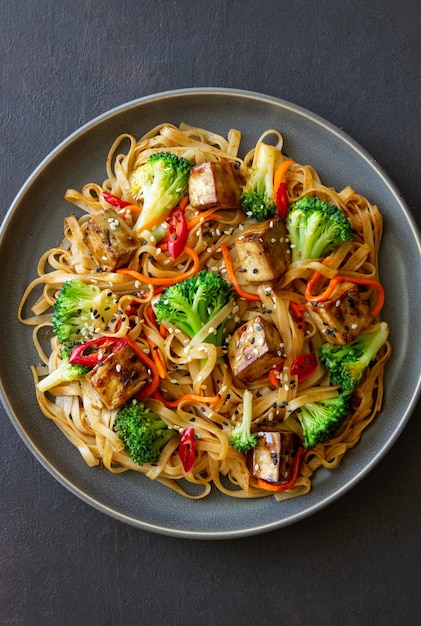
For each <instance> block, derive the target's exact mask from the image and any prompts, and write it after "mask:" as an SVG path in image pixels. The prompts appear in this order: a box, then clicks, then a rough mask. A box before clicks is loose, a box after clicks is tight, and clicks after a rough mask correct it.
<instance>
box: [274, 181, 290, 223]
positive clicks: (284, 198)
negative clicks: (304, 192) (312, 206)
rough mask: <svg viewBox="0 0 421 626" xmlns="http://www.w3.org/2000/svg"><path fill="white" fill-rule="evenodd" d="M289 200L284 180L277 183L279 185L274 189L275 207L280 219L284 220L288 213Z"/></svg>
mask: <svg viewBox="0 0 421 626" xmlns="http://www.w3.org/2000/svg"><path fill="white" fill-rule="evenodd" d="M288 207H289V201H288V194H287V184H286V183H285V182H283V181H282V182H281V183H279V187H278V189H277V190H276V208H277V209H278V215H279V217H280V218H281V220H284V219H285V218H286V216H287V213H288Z"/></svg>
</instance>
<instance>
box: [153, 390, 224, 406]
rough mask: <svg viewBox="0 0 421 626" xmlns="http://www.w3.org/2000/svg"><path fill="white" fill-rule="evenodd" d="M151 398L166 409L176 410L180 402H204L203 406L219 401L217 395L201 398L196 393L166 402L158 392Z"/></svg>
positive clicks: (219, 397)
mask: <svg viewBox="0 0 421 626" xmlns="http://www.w3.org/2000/svg"><path fill="white" fill-rule="evenodd" d="M153 397H154V398H155V399H156V400H159V401H160V402H162V403H163V404H165V406H166V407H167V408H168V409H176V408H177V407H178V405H179V404H180V402H204V403H205V404H216V403H217V402H219V400H220V399H221V396H220V395H219V394H218V395H216V396H201V395H199V394H196V393H186V394H184V396H181V397H180V398H178V399H177V400H166V399H165V398H163V397H162V395H161V393H160V392H159V391H158V390H157V391H155V392H154V393H153Z"/></svg>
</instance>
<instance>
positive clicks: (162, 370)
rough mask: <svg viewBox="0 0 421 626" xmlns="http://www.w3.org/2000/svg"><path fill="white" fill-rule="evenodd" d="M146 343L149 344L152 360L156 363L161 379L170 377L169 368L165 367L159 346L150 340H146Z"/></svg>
mask: <svg viewBox="0 0 421 626" xmlns="http://www.w3.org/2000/svg"><path fill="white" fill-rule="evenodd" d="M146 341H147V342H148V346H149V348H150V350H151V355H152V360H153V362H154V363H155V366H156V369H157V370H158V374H159V377H160V378H166V377H167V376H168V372H167V368H166V367H165V363H164V361H163V360H162V357H161V354H160V352H159V348H158V346H157V345H155V344H154V343H153V342H152V341H151V340H150V339H146Z"/></svg>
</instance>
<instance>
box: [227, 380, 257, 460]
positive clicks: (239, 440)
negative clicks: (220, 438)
mask: <svg viewBox="0 0 421 626" xmlns="http://www.w3.org/2000/svg"><path fill="white" fill-rule="evenodd" d="M252 420H253V393H252V392H251V391H250V390H249V389H246V390H245V391H244V396H243V415H242V418H241V421H240V422H238V424H236V425H235V426H234V428H233V429H232V432H231V441H230V443H231V445H232V446H233V447H234V448H235V449H236V450H238V451H239V452H243V453H244V454H246V453H247V452H248V451H249V450H251V448H255V447H256V446H257V442H258V440H257V435H255V434H254V433H252V432H251V422H252Z"/></svg>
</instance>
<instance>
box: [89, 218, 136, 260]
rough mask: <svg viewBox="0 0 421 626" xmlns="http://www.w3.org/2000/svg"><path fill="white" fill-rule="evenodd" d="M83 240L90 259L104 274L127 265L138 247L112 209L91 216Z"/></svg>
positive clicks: (123, 222)
mask: <svg viewBox="0 0 421 626" xmlns="http://www.w3.org/2000/svg"><path fill="white" fill-rule="evenodd" d="M83 239H84V242H85V244H86V246H87V248H88V251H89V254H90V255H91V257H92V259H93V260H94V261H95V263H96V264H97V265H99V267H100V268H101V269H102V270H104V271H105V272H113V271H114V270H115V269H117V268H118V267H122V266H123V265H127V263H128V262H129V260H130V257H131V255H132V254H133V252H134V251H135V250H136V249H137V248H138V247H139V242H138V240H137V239H136V237H135V236H134V234H133V231H132V229H131V228H130V227H129V226H128V225H127V224H126V222H125V221H124V220H123V219H122V218H121V217H120V216H119V215H118V214H117V213H116V212H115V211H114V209H107V210H105V211H104V212H103V213H98V214H97V215H93V216H92V217H91V218H90V220H89V221H88V222H87V224H86V228H85V230H84V234H83Z"/></svg>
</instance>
